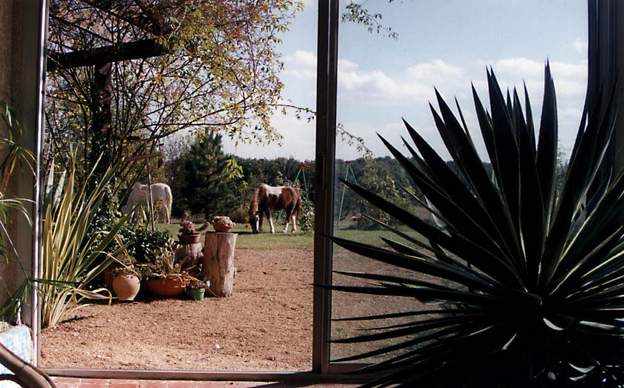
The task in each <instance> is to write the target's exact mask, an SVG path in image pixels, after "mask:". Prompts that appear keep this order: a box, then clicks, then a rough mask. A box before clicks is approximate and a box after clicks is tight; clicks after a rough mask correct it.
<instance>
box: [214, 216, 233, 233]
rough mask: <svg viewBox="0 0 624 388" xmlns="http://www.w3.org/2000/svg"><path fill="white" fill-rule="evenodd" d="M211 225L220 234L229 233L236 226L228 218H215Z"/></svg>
mask: <svg viewBox="0 0 624 388" xmlns="http://www.w3.org/2000/svg"><path fill="white" fill-rule="evenodd" d="M211 223H212V227H213V228H214V230H215V231H217V232H220V233H229V232H230V230H232V228H233V227H234V225H235V224H234V222H232V220H231V219H230V217H227V216H217V217H214V218H213V219H212V222H211Z"/></svg>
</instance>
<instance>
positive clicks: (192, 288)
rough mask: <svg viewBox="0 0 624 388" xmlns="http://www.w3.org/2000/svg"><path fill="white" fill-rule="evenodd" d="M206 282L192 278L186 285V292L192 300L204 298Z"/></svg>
mask: <svg viewBox="0 0 624 388" xmlns="http://www.w3.org/2000/svg"><path fill="white" fill-rule="evenodd" d="M207 288H208V284H207V283H206V282H204V281H202V280H199V279H196V278H192V279H191V280H190V281H189V284H188V286H187V287H186V293H187V294H188V295H189V296H190V297H191V298H193V299H194V300H204V294H205V292H206V289H207Z"/></svg>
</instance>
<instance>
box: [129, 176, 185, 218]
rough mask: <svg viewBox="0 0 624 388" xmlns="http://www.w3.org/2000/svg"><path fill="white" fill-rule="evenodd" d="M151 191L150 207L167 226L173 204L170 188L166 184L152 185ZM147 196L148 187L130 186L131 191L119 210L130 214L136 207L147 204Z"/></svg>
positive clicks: (139, 184)
mask: <svg viewBox="0 0 624 388" xmlns="http://www.w3.org/2000/svg"><path fill="white" fill-rule="evenodd" d="M151 191H152V206H153V207H154V211H158V212H159V214H160V216H161V217H162V220H163V222H164V223H165V224H168V223H169V222H170V221H171V205H172V204H173V195H172V194H171V188H170V187H169V185H168V184H166V183H153V184H152V186H151ZM149 194H150V189H149V187H148V185H143V184H141V183H138V182H137V183H135V184H134V186H132V191H131V192H130V195H129V196H128V201H127V202H126V205H125V206H124V207H122V208H121V210H122V211H123V212H124V213H126V214H128V213H130V212H131V211H132V210H133V209H134V208H135V207H137V205H140V204H142V203H147V199H148V198H149ZM156 205H160V206H156Z"/></svg>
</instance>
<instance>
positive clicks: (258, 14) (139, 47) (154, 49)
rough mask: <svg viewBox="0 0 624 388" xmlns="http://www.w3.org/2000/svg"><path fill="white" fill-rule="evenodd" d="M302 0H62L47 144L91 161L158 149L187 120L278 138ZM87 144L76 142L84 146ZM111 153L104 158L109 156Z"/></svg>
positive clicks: (57, 0)
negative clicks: (287, 39)
mask: <svg viewBox="0 0 624 388" xmlns="http://www.w3.org/2000/svg"><path fill="white" fill-rule="evenodd" d="M301 7H302V4H301V3H300V2H299V1H296V0H263V1H255V0H245V1H239V0H153V1H147V0H53V1H52V3H51V6H50V29H49V44H48V52H49V55H48V69H49V74H48V79H49V83H48V88H47V95H48V101H49V104H48V109H47V112H46V114H47V127H48V129H49V133H50V136H49V142H48V144H47V150H48V151H49V152H50V154H51V155H53V156H55V157H56V158H57V159H61V161H62V160H63V159H64V155H63V154H64V153H65V151H66V150H67V149H68V148H69V147H70V146H72V147H77V148H79V151H80V154H81V155H83V157H84V160H85V169H86V168H88V167H89V166H90V165H93V164H94V161H95V160H96V159H97V158H98V157H100V154H104V158H105V159H106V160H107V161H113V160H114V159H118V158H121V157H123V156H129V155H137V154H145V153H150V152H151V151H153V149H154V147H155V144H156V143H157V142H158V141H159V140H160V139H162V138H164V137H167V136H169V135H171V134H172V133H175V132H178V131H181V130H184V129H197V128H205V127H211V128H213V129H219V128H220V129H223V130H224V132H225V133H226V134H227V135H228V136H231V137H234V138H237V139H239V140H241V141H251V140H264V141H273V140H276V139H277V138H279V134H278V132H277V131H276V130H275V129H274V128H273V127H272V125H271V122H270V117H271V115H272V114H273V112H274V110H275V109H276V108H277V107H278V106H279V105H280V104H279V103H280V94H281V90H282V83H281V82H280V80H279V78H278V74H279V71H280V70H281V69H282V67H283V66H282V63H281V61H280V59H279V55H278V53H277V52H276V46H277V44H279V42H280V41H281V38H280V34H281V33H283V32H284V31H286V30H287V28H288V25H289V23H290V20H291V19H292V17H293V16H294V14H295V13H296V12H297V11H298V10H299V9H301ZM76 145H77V146H76ZM105 164H106V163H103V165H105Z"/></svg>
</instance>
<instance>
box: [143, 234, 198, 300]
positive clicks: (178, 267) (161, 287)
mask: <svg viewBox="0 0 624 388" xmlns="http://www.w3.org/2000/svg"><path fill="white" fill-rule="evenodd" d="M190 261H191V259H190V257H185V258H183V259H182V260H176V258H175V250H174V247H173V244H172V243H171V242H170V243H168V244H167V245H166V246H165V247H163V248H161V250H160V254H159V255H158V256H157V257H156V260H155V262H154V263H151V264H144V265H141V266H140V268H141V272H142V273H143V275H144V276H145V277H146V279H147V280H146V281H145V286H146V288H147V290H148V291H149V292H150V293H151V294H153V295H156V296H161V297H174V296H179V295H180V294H182V293H183V292H184V289H185V288H186V286H187V285H188V282H189V280H190V275H189V271H190V270H192V269H193V268H195V267H193V266H189V265H188V263H189V262H190Z"/></svg>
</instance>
